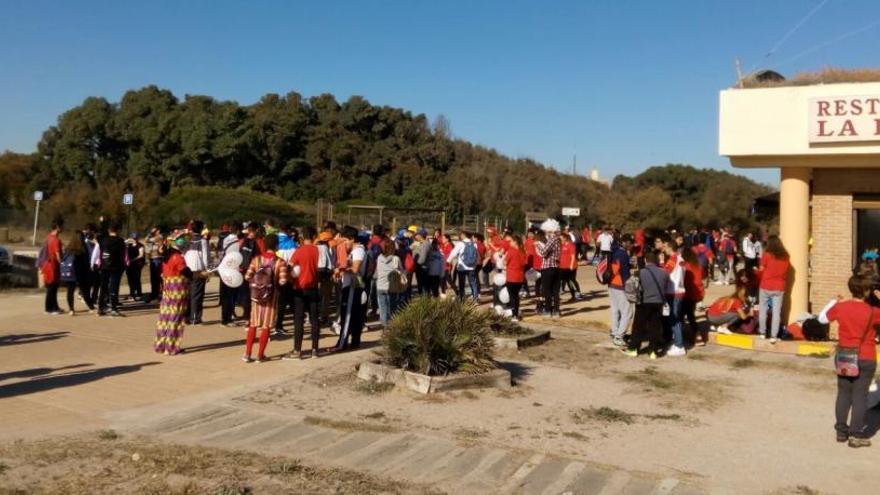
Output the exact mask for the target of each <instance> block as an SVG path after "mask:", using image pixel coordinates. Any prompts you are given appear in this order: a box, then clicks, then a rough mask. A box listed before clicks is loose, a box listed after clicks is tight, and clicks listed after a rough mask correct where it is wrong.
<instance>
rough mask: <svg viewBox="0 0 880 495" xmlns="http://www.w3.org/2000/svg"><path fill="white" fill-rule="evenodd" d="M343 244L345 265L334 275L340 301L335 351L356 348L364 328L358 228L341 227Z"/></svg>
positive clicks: (361, 250) (362, 256) (361, 249)
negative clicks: (339, 320) (340, 288)
mask: <svg viewBox="0 0 880 495" xmlns="http://www.w3.org/2000/svg"><path fill="white" fill-rule="evenodd" d="M342 244H343V245H344V246H345V251H346V252H347V253H348V258H347V260H346V264H345V267H344V268H337V270H336V277H337V278H338V279H339V280H340V282H341V286H342V291H341V300H342V302H341V304H340V308H339V314H340V316H341V318H342V319H341V322H340V331H339V340H338V341H337V343H336V346H335V347H334V351H344V350H346V349H348V348H349V339H351V348H352V349H358V348H360V346H361V332H362V331H363V329H364V316H365V314H366V313H365V312H364V301H363V300H362V296H363V294H364V273H365V271H366V268H367V264H366V257H367V253H366V249H364V246H363V244H361V243H360V242H358V232H357V230H356V229H355V228H354V227H351V226H345V227H343V228H342Z"/></svg>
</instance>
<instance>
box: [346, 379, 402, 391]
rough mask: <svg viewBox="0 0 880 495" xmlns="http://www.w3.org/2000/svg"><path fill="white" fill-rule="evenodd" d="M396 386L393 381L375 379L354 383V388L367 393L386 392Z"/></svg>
mask: <svg viewBox="0 0 880 495" xmlns="http://www.w3.org/2000/svg"><path fill="white" fill-rule="evenodd" d="M393 388H394V384H393V383H389V382H379V381H376V380H375V379H371V380H358V381H357V383H355V385H354V389H355V390H356V391H358V392H360V393H362V394H367V395H379V394H384V393H385V392H388V391H390V390H391V389H393Z"/></svg>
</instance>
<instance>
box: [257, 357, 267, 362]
mask: <svg viewBox="0 0 880 495" xmlns="http://www.w3.org/2000/svg"><path fill="white" fill-rule="evenodd" d="M268 360H269V358H267V357H266V356H262V357H258V358H257V364H259V363H265V362H266V361H268Z"/></svg>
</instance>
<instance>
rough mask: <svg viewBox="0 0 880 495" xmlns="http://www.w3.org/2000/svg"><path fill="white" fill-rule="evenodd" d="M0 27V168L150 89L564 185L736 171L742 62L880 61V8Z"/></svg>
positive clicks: (612, 6) (281, 17) (164, 15)
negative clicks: (365, 127)
mask: <svg viewBox="0 0 880 495" xmlns="http://www.w3.org/2000/svg"><path fill="white" fill-rule="evenodd" d="M820 4H822V6H821V8H820V9H819V10H818V11H817V12H816V13H815V15H813V16H812V17H809V18H807V19H806V21H805V22H803V23H802V25H801V26H800V27H798V28H797V29H796V30H795V31H794V32H793V33H792V34H790V35H788V34H789V33H790V32H791V30H792V29H793V28H795V27H796V26H797V25H798V24H799V22H800V21H801V20H802V19H804V18H805V16H807V14H808V13H809V12H810V11H811V10H812V9H814V8H815V7H817V6H818V5H820ZM0 9H2V15H0V150H3V149H10V150H14V151H20V152H29V151H33V150H34V149H35V145H36V143H37V141H38V140H39V138H40V135H41V133H42V132H43V130H45V129H46V128H47V127H48V126H50V125H52V124H53V123H54V122H55V121H56V118H57V116H58V115H59V114H60V113H62V112H63V111H65V110H66V109H68V108H70V107H72V106H75V105H77V104H79V103H80V102H82V100H83V99H84V98H86V97H87V96H92V95H98V96H104V97H106V98H108V99H109V100H111V101H118V100H119V98H120V97H121V96H122V94H123V93H124V92H125V91H126V90H127V89H131V88H139V87H142V86H145V85H148V84H156V85H158V86H160V87H163V88H168V89H170V90H172V91H173V92H174V93H175V94H177V95H178V96H179V97H182V96H183V95H185V94H207V95H211V96H214V97H216V98H218V99H231V100H236V101H238V102H240V103H243V104H249V103H253V102H254V101H256V100H257V99H258V98H259V97H260V96H261V95H263V94H265V93H269V92H276V93H281V94H284V93H286V92H288V91H298V92H300V93H302V94H304V95H306V96H312V95H316V94H320V93H324V92H330V93H333V94H335V95H336V96H337V98H338V99H339V100H340V101H341V100H344V99H346V98H347V97H348V96H350V95H353V94H357V95H362V96H364V97H366V98H367V99H368V100H370V101H371V102H372V103H374V104H383V105H392V106H398V107H403V108H406V109H409V110H412V111H413V112H416V113H425V114H427V115H428V116H429V117H431V118H432V119H433V117H434V116H436V115H437V114H441V113H442V114H444V115H445V116H446V117H447V119H448V120H449V121H450V122H451V127H452V132H453V134H454V135H456V136H457V137H461V138H465V139H468V140H471V141H474V142H477V143H480V144H483V145H486V146H489V147H493V148H496V149H498V150H499V151H501V152H503V153H505V154H508V155H511V156H514V157H531V158H535V159H537V160H539V161H541V162H544V163H547V164H550V165H553V166H556V167H557V168H560V169H563V170H570V169H571V163H572V156H573V155H574V154H577V163H578V169H579V171H580V172H581V173H586V172H588V171H589V169H590V168H591V167H592V166H597V167H598V168H599V170H600V173H601V174H602V176H604V177H609V178H610V177H612V176H614V175H616V174H619V173H624V174H628V175H631V174H635V173H638V172H640V171H641V170H644V169H645V168H647V167H649V166H651V165H658V164H664V163H667V162H681V163H690V164H693V165H695V166H703V167H716V168H720V169H727V170H730V166H729V165H728V164H727V162H726V160H725V159H723V158H721V157H719V156H718V154H717V146H718V139H717V128H718V123H717V121H718V108H717V107H718V91H719V90H720V89H723V88H725V87H729V86H731V85H732V84H733V82H734V81H735V79H736V75H735V69H734V59H735V57H737V56H739V57H741V59H742V65H743V67H744V68H745V69H749V68H752V67H769V68H774V69H776V70H779V71H780V72H782V73H783V74H787V75H791V74H793V73H795V72H797V71H799V70H811V69H816V68H821V67H823V66H828V65H833V66H842V67H865V66H877V65H878V62H877V54H878V47H880V1H878V0H825V1H824V2H823V1H822V0H738V1H729V0H662V1H661V0H641V1H637V0H581V1H556V2H553V1H518V0H503V1H488V0H485V1H481V0H468V1H451V0H444V1H436V2H435V1H412V0H408V1H354V0H353V1H349V2H341V1H340V2H334V1H330V0H321V1H311V2H295V1H276V2H270V1H259V0H248V1H245V0H241V1H218V0H212V1H207V0H206V1H195V0H185V1H183V0H175V1H155V0H154V1H149V2H135V1H132V2H129V1H109V0H108V1H86V0H79V1H55V2H47V1H40V0H28V1H23V0H22V1H15V0H0ZM872 23H873V24H872ZM868 26H871V27H868ZM861 28H865V29H864V30H861V31H859V30H860V29H861ZM856 31H857V32H856ZM853 32H856V33H855V34H853V35H852V36H849V37H845V38H844V39H839V40H838V41H834V40H836V39H838V38H840V37H842V36H845V35H847V34H848V33H853ZM781 40H783V43H782V44H781V46H779V48H778V49H777V50H776V51H775V52H773V53H772V54H770V56H766V54H767V53H768V52H769V51H771V49H772V48H773V47H774V46H775V45H777V44H778V43H779V42H780V41H781ZM832 41H834V42H832ZM826 42H832V43H830V44H828V43H826ZM826 44H827V46H823V45H826ZM742 173H744V174H746V175H749V176H751V177H753V178H756V179H758V180H761V181H764V182H768V183H773V184H775V182H776V180H777V173H776V172H773V171H770V170H758V171H742Z"/></svg>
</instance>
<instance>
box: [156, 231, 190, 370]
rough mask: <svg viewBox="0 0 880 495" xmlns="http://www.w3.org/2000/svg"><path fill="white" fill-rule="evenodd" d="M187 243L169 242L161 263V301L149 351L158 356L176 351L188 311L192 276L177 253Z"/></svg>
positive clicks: (178, 351)
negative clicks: (152, 342) (154, 338)
mask: <svg viewBox="0 0 880 495" xmlns="http://www.w3.org/2000/svg"><path fill="white" fill-rule="evenodd" d="M188 244H189V242H188V241H187V239H186V237H184V236H179V237H177V238H176V239H173V240H172V241H171V243H170V249H167V250H166V251H165V256H166V258H165V261H164V262H163V263H162V299H161V300H160V303H159V321H158V322H157V323H156V341H155V343H154V344H153V350H154V351H156V352H157V353H158V354H164V355H166V356H176V355H178V354H180V353H181V352H183V350H182V349H181V348H180V343H181V340H182V339H183V330H184V328H185V326H186V316H187V313H188V312H189V281H190V280H191V279H192V276H193V273H192V271H191V270H190V269H189V268H188V267H187V266H186V260H185V259H184V258H183V255H182V254H181V253H180V251H181V250H182V249H185V247H186V246H187V245H188Z"/></svg>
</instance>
